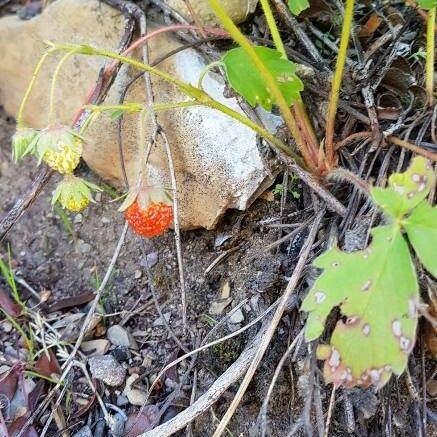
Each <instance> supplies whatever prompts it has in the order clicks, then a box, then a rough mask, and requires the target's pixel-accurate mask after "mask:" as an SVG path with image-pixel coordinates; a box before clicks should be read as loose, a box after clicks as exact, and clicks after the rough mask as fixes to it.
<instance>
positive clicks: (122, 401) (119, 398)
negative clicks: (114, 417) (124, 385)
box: [116, 394, 129, 407]
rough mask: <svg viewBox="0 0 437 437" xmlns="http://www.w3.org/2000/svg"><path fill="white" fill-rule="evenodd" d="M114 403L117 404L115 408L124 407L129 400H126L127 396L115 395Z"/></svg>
mask: <svg viewBox="0 0 437 437" xmlns="http://www.w3.org/2000/svg"><path fill="white" fill-rule="evenodd" d="M116 403H117V407H124V406H125V405H127V404H128V403H129V399H128V398H127V396H125V395H122V394H120V395H117V401H116Z"/></svg>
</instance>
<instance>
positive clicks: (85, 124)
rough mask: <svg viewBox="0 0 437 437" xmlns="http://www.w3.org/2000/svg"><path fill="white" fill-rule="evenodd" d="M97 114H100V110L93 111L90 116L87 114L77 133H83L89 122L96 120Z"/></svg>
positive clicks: (89, 124)
mask: <svg viewBox="0 0 437 437" xmlns="http://www.w3.org/2000/svg"><path fill="white" fill-rule="evenodd" d="M99 115H100V112H97V111H96V112H93V113H92V114H91V115H90V116H88V117H87V118H86V120H85V121H84V123H83V124H82V126H81V128H80V130H79V135H83V134H84V133H85V131H86V130H87V129H88V128H89V127H90V126H91V124H93V123H94V121H95V120H96V118H97V117H98V116H99Z"/></svg>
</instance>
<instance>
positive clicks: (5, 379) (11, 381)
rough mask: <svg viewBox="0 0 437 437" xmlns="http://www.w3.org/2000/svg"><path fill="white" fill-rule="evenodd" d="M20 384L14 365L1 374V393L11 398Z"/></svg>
mask: <svg viewBox="0 0 437 437" xmlns="http://www.w3.org/2000/svg"><path fill="white" fill-rule="evenodd" d="M17 385H18V375H17V372H16V370H15V368H14V367H11V368H10V369H9V370H8V371H7V372H6V373H3V374H1V375H0V394H2V395H5V396H6V397H7V398H8V399H9V400H12V398H13V397H14V394H15V391H16V390H17Z"/></svg>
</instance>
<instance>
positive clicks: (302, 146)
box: [208, 0, 315, 170]
mask: <svg viewBox="0 0 437 437" xmlns="http://www.w3.org/2000/svg"><path fill="white" fill-rule="evenodd" d="M208 2H209V4H210V6H211V8H212V9H213V11H214V12H215V13H216V15H217V17H218V18H219V19H220V21H221V23H222V24H223V26H224V28H225V29H226V30H227V31H228V32H229V33H230V34H231V36H232V38H233V39H234V40H235V41H236V42H237V43H238V44H239V45H240V46H241V47H242V48H243V49H244V51H245V52H246V53H247V55H248V56H249V57H250V59H251V61H252V62H253V64H254V65H255V67H256V69H257V70H258V71H259V73H260V74H261V76H262V78H263V80H264V82H265V84H266V85H267V87H268V88H269V91H270V92H271V93H272V95H273V97H274V99H275V101H276V104H277V105H278V107H279V110H280V111H281V115H282V117H283V118H284V121H285V124H286V125H287V127H288V129H289V131H290V133H291V135H292V136H293V139H294V141H295V142H296V144H297V147H298V148H299V150H301V151H302V150H306V149H307V148H308V146H307V144H306V143H305V141H304V139H303V137H302V135H301V132H300V131H299V128H298V126H297V124H296V120H295V119H294V117H293V115H292V114H291V111H290V108H289V107H288V104H287V102H286V101H285V99H284V96H283V95H282V93H281V90H280V89H279V87H278V84H277V83H276V81H275V79H274V77H273V76H272V75H271V74H270V72H269V70H268V69H267V68H266V66H265V65H264V63H263V61H262V60H261V59H260V58H259V56H258V55H257V54H256V51H255V49H254V48H253V46H252V44H251V43H250V42H249V40H248V39H247V38H246V37H245V36H244V35H243V34H242V33H241V32H240V30H239V29H238V27H237V26H236V25H235V24H234V22H233V21H232V20H231V19H230V18H229V17H228V15H227V14H226V12H225V10H224V9H223V7H222V6H221V4H220V3H219V2H218V0H208ZM307 165H308V166H309V167H311V169H312V170H315V169H314V168H313V166H312V165H311V162H309V163H307Z"/></svg>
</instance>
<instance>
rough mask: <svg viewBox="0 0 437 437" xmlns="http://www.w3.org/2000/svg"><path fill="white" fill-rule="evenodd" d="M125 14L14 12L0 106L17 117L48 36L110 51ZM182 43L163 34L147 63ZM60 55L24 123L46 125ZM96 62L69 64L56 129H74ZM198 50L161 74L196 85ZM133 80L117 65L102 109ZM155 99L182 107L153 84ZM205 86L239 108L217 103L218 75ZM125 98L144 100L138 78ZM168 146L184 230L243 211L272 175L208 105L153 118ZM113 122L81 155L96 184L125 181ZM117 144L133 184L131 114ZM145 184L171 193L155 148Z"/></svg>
mask: <svg viewBox="0 0 437 437" xmlns="http://www.w3.org/2000/svg"><path fill="white" fill-rule="evenodd" d="M123 23H124V19H123V17H122V16H121V15H120V14H119V13H117V12H116V11H114V10H113V9H111V8H109V7H108V6H106V5H104V4H103V3H101V2H98V1H97V0H58V1H56V2H54V3H53V4H51V5H50V6H49V7H48V8H47V9H45V11H44V13H43V14H42V15H40V16H38V17H36V18H34V19H32V20H30V21H20V20H19V19H18V18H17V17H15V16H7V17H3V18H1V19H0V47H2V60H1V63H0V104H2V105H3V106H4V107H5V108H6V110H7V111H8V112H9V113H10V114H13V115H14V114H16V112H17V110H18V107H19V104H20V102H21V99H22V96H23V94H24V91H25V88H26V86H27V84H28V82H29V80H30V78H31V76H32V72H33V69H34V66H35V64H36V62H37V61H38V59H39V58H40V56H41V54H42V53H43V51H44V44H43V41H44V40H52V41H58V42H64V43H87V44H91V45H95V46H98V47H102V48H105V49H112V50H115V49H116V47H117V45H118V42H119V38H120V35H122V32H123ZM176 47H178V42H177V41H176V40H174V39H173V38H172V37H170V36H169V35H165V34H163V35H161V36H159V37H157V38H154V39H153V40H152V41H151V45H150V51H151V58H152V60H153V59H154V58H157V57H159V56H160V55H162V54H163V53H167V52H169V51H170V50H172V49H174V48H176ZM58 59H59V57H54V58H52V59H49V60H48V62H47V65H46V66H45V67H44V68H43V70H42V74H41V76H40V78H39V80H38V81H37V83H36V87H35V89H34V92H33V94H32V97H31V99H30V100H29V104H28V107H27V109H26V113H25V118H26V121H27V123H28V124H29V125H31V126H35V127H43V126H45V125H46V123H47V100H48V99H47V94H48V89H49V86H50V79H51V77H52V73H53V70H54V68H55V65H56V62H57V60H58ZM101 63H102V59H99V58H95V57H89V56H87V57H85V56H82V57H77V58H74V59H71V60H69V61H68V62H67V63H66V64H65V66H64V68H63V70H62V73H61V75H60V80H59V83H58V86H57V98H56V110H57V115H58V117H59V120H60V121H61V122H62V123H70V121H71V118H72V116H73V114H74V113H75V112H76V111H77V109H78V108H79V107H80V106H81V105H82V104H83V102H84V100H85V96H86V95H87V93H88V91H89V88H90V86H92V84H94V83H95V81H96V77H97V74H98V71H99V68H100V66H101ZM204 65H205V63H204V61H203V59H202V58H201V57H200V56H199V55H198V54H197V52H195V51H194V50H184V51H182V52H180V53H178V54H177V55H175V56H173V57H171V58H170V59H168V60H166V61H164V62H162V63H161V64H160V65H159V68H161V69H163V70H165V71H167V72H169V73H171V74H173V75H176V76H178V77H179V78H180V79H182V80H185V81H187V82H191V83H193V84H196V83H197V80H198V77H199V73H200V71H201V70H202V69H203V68H204ZM131 74H132V72H131V71H129V70H128V69H127V68H123V69H122V70H121V73H120V74H119V76H118V78H117V80H116V83H115V84H114V86H113V88H112V90H111V93H110V95H109V96H108V99H107V101H106V103H111V102H116V101H117V100H118V95H119V93H120V91H121V90H122V89H123V88H124V84H125V83H126V82H127V81H128V80H129V78H130V75H131ZM153 88H154V95H155V99H156V102H178V101H183V100H186V97H185V96H184V95H182V94H181V93H180V92H178V91H177V90H175V88H174V86H172V85H169V84H168V83H165V82H163V81H162V80H159V79H157V78H156V77H154V78H153ZM204 88H205V89H206V91H207V92H208V93H210V94H211V95H212V96H213V97H214V98H216V99H217V100H219V101H221V102H222V103H224V104H226V105H228V106H230V107H231V108H233V109H234V110H236V111H241V110H240V108H239V107H238V105H237V102H236V101H235V100H234V99H225V98H224V97H223V89H224V85H223V84H222V82H221V80H220V77H218V76H216V75H213V74H209V75H208V76H207V77H206V78H205V81H204ZM126 101H128V102H129V101H130V102H145V93H144V82H143V80H142V79H140V80H138V81H137V82H136V83H135V84H134V86H132V87H131V89H130V91H129V94H128V96H127V98H126ZM159 121H160V123H161V125H162V126H163V127H164V129H165V131H166V133H167V136H168V138H169V140H170V145H171V149H172V152H173V159H174V165H175V172H176V179H177V184H178V199H179V202H180V210H181V211H180V215H181V217H180V218H181V225H182V227H183V228H185V229H189V228H195V227H205V228H212V227H214V226H215V224H216V223H217V221H218V219H219V218H220V216H221V215H222V214H223V213H224V212H225V211H226V209H228V208H237V209H245V208H246V207H247V206H248V205H249V204H250V203H251V202H252V201H253V200H254V199H255V198H256V196H257V195H258V194H259V193H260V192H261V191H262V190H263V189H265V187H266V186H267V184H269V183H270V182H271V174H270V171H269V168H268V166H267V164H266V163H265V162H264V159H263V156H262V153H261V152H260V151H259V150H258V141H257V137H256V135H255V134H254V133H253V132H252V131H251V130H249V129H248V128H246V127H244V126H243V125H241V124H239V123H238V122H236V121H234V120H232V119H230V118H228V117H227V116H225V115H223V114H221V113H219V112H216V111H214V110H211V109H207V108H203V107H192V108H188V109H180V110H173V111H169V112H166V113H160V114H159ZM116 138H117V129H116V122H115V121H114V120H112V119H111V118H110V117H109V116H102V117H100V118H99V119H98V120H97V121H96V122H95V123H94V124H93V125H92V126H91V128H90V129H89V130H88V131H87V133H86V140H87V141H86V145H85V150H84V158H85V160H86V162H87V163H88V165H89V166H90V167H91V168H92V169H93V170H95V171H96V172H97V173H98V174H99V175H100V176H101V177H102V178H104V179H105V180H107V181H109V182H110V183H112V184H114V185H122V181H123V175H122V170H121V165H120V161H119V155H118V149H117V141H116ZM123 143H124V153H125V161H126V169H127V173H128V178H129V181H130V183H131V184H133V183H134V182H135V181H136V179H137V175H138V172H139V169H140V167H141V162H142V156H143V146H142V145H138V117H137V116H136V115H128V116H126V117H125V122H124V125H123ZM145 178H146V184H147V185H151V186H158V187H170V186H171V184H170V179H169V172H168V163H167V158H166V153H165V150H164V147H163V144H161V143H159V142H158V144H157V145H156V147H155V148H154V150H153V151H152V154H151V156H150V159H149V163H148V166H147V174H146V176H145Z"/></svg>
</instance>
